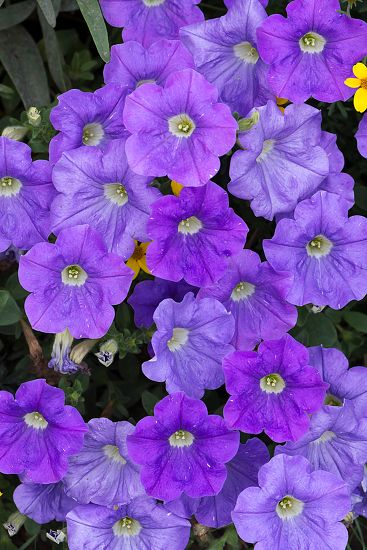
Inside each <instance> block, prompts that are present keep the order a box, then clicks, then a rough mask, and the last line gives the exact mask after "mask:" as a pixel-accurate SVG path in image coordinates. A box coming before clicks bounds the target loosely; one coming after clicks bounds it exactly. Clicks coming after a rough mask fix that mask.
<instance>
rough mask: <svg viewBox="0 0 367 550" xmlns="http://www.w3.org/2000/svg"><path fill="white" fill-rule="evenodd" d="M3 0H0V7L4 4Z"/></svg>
mask: <svg viewBox="0 0 367 550" xmlns="http://www.w3.org/2000/svg"><path fill="white" fill-rule="evenodd" d="M4 1H5V0H0V8H1V6H2V5H3V4H4Z"/></svg>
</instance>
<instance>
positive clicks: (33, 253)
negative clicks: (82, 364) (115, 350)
mask: <svg viewBox="0 0 367 550" xmlns="http://www.w3.org/2000/svg"><path fill="white" fill-rule="evenodd" d="M132 278H133V272H132V270H131V269H129V268H128V267H126V265H125V264H124V262H123V260H122V258H120V257H119V256H117V255H115V254H110V253H108V252H107V247H106V245H105V243H104V241H103V239H102V237H101V236H100V234H99V233H98V232H97V231H95V230H94V229H92V228H90V227H89V226H88V225H78V226H76V227H72V228H70V229H64V230H62V231H60V233H59V236H58V238H57V241H56V243H55V244H50V243H39V244H37V245H35V246H34V247H33V248H32V249H31V250H30V251H29V252H28V253H27V254H26V255H25V256H22V257H21V259H20V265H19V281H20V284H21V285H22V286H23V288H25V289H26V290H28V291H29V292H31V295H30V296H28V297H27V299H26V301H25V310H26V313H27V316H28V319H29V320H30V322H31V325H32V327H33V328H35V329H36V330H39V331H42V332H51V333H57V332H63V331H64V330H65V329H66V328H68V329H69V331H70V333H71V334H72V336H74V338H100V337H102V336H104V335H105V334H106V332H107V330H108V329H109V327H110V325H111V323H112V321H113V319H114V316H115V311H114V309H113V307H112V305H114V304H119V303H120V302H122V300H123V299H124V298H125V297H126V295H127V292H128V290H129V287H130V284H131V281H132Z"/></svg>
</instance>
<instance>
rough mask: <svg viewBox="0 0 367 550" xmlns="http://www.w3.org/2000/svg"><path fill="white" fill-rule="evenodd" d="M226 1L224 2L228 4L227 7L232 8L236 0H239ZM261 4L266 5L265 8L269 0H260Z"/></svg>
mask: <svg viewBox="0 0 367 550" xmlns="http://www.w3.org/2000/svg"><path fill="white" fill-rule="evenodd" d="M223 1H224V4H225V5H226V6H227V8H231V7H232V6H233V5H234V4H235V3H236V2H237V0H223ZM242 1H243V0H240V2H242ZM259 2H260V4H261V5H262V6H264V8H266V6H267V5H268V0H259Z"/></svg>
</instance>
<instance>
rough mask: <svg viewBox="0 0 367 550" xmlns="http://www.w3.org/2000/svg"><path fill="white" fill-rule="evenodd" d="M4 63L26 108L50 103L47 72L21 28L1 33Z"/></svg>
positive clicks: (29, 39)
mask: <svg viewBox="0 0 367 550" xmlns="http://www.w3.org/2000/svg"><path fill="white" fill-rule="evenodd" d="M0 61H1V63H2V64H3V65H4V68H5V70H6V71H7V73H8V74H9V76H10V78H11V80H12V81H13V83H14V85H15V87H16V89H17V91H18V93H19V95H20V97H21V99H22V101H23V103H24V106H25V108H26V109H27V108H28V107H32V106H35V107H40V106H42V105H47V104H48V103H49V101H50V96H49V90H48V82H47V76H46V71H45V68H44V66H43V62H42V58H41V55H40V53H39V51H38V48H37V45H36V43H35V42H34V40H33V38H32V37H31V35H30V34H29V33H28V32H27V31H26V30H25V29H24V28H23V27H22V26H20V25H17V26H16V27H12V28H11V29H8V30H4V31H1V32H0Z"/></svg>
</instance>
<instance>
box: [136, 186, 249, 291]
mask: <svg viewBox="0 0 367 550" xmlns="http://www.w3.org/2000/svg"><path fill="white" fill-rule="evenodd" d="M247 232H248V228H247V225H246V224H245V222H244V221H243V220H242V219H241V218H240V217H239V216H237V214H235V213H234V211H233V210H232V208H229V204H228V195H227V193H226V192H225V191H224V190H223V189H222V188H221V187H219V186H218V185H216V184H215V183H213V182H209V183H208V184H207V185H205V186H204V187H199V188H190V189H183V190H182V191H181V193H180V195H179V196H178V197H175V196H172V195H170V196H165V197H162V198H161V199H159V200H158V201H157V202H155V203H154V204H153V205H152V214H151V217H150V219H149V222H148V235H149V237H150V238H151V239H152V241H153V242H152V243H151V244H150V245H149V247H148V251H147V265H148V267H149V269H150V271H151V273H152V274H153V275H155V276H158V277H160V278H162V279H168V280H170V281H180V280H181V279H184V280H185V281H186V282H187V283H189V284H191V285H195V286H207V285H209V284H213V283H214V282H216V281H217V280H218V279H219V278H220V277H221V276H222V275H223V273H224V272H225V270H226V267H227V265H228V261H229V258H230V257H231V256H234V255H236V254H238V253H239V252H240V250H241V249H242V248H243V246H244V244H245V240H246V235H247Z"/></svg>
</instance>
